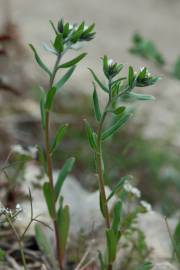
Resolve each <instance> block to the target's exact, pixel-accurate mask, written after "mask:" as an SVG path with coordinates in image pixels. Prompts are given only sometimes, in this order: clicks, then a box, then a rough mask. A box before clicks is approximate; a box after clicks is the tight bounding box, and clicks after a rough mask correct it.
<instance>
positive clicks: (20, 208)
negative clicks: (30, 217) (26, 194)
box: [16, 203, 22, 212]
mask: <svg viewBox="0 0 180 270" xmlns="http://www.w3.org/2000/svg"><path fill="white" fill-rule="evenodd" d="M16 211H17V212H21V211H22V207H21V205H20V204H19V203H18V204H16Z"/></svg>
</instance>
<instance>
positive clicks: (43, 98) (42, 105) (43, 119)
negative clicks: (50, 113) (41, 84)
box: [40, 93, 46, 129]
mask: <svg viewBox="0 0 180 270" xmlns="http://www.w3.org/2000/svg"><path fill="white" fill-rule="evenodd" d="M45 102H46V94H45V93H43V94H42V96H41V99H40V112H41V126H42V128H43V129H45V125H46V112H45Z"/></svg>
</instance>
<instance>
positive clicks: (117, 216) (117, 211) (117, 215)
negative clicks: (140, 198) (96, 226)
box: [112, 201, 122, 236]
mask: <svg viewBox="0 0 180 270" xmlns="http://www.w3.org/2000/svg"><path fill="white" fill-rule="evenodd" d="M121 211H122V202H121V201H117V202H116V204H115V206H114V213H113V222H112V229H113V231H114V233H115V235H116V236H118V234H119V229H120V228H119V226H120V221H121Z"/></svg>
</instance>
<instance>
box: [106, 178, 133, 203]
mask: <svg viewBox="0 0 180 270" xmlns="http://www.w3.org/2000/svg"><path fill="white" fill-rule="evenodd" d="M129 178H130V176H129V175H127V176H124V177H122V178H121V179H120V181H119V182H118V183H117V184H116V186H115V187H114V188H113V190H112V191H111V193H110V194H109V196H108V198H107V201H109V200H110V199H111V198H112V197H113V196H114V194H116V193H118V192H119V191H120V190H121V189H122V187H123V185H124V183H125V181H126V180H129Z"/></svg>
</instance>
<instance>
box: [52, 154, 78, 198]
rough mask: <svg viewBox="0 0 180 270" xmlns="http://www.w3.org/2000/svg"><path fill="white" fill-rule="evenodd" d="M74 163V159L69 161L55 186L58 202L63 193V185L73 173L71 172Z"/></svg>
mask: <svg viewBox="0 0 180 270" xmlns="http://www.w3.org/2000/svg"><path fill="white" fill-rule="evenodd" d="M74 162H75V158H74V157H72V158H69V159H67V160H66V162H65V164H64V166H63V168H62V170H61V171H60V173H59V175H58V178H57V181H56V185H55V196H56V197H55V198H56V200H57V199H58V196H59V194H60V192H61V188H62V185H63V183H64V181H65V179H66V177H67V175H68V174H69V173H70V172H71V170H72V168H73V165H74Z"/></svg>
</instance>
